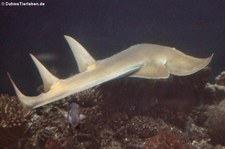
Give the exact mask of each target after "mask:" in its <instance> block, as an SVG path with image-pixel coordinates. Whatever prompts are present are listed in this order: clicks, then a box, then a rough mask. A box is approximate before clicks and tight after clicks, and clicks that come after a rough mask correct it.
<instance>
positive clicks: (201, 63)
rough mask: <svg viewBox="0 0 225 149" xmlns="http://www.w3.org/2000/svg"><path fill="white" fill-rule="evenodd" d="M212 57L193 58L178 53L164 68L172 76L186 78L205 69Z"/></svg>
mask: <svg viewBox="0 0 225 149" xmlns="http://www.w3.org/2000/svg"><path fill="white" fill-rule="evenodd" d="M212 57H213V54H212V55H211V56H210V57H208V58H195V57H192V56H188V55H185V54H183V53H181V52H180V53H179V54H177V56H176V57H175V58H173V59H171V60H169V61H168V62H167V64H166V67H167V68H168V70H169V72H170V73H171V74H173V75H176V76H186V75H190V74H193V73H195V72H197V71H199V70H201V69H203V68H204V67H206V66H207V65H208V64H209V62H210V61H211V59H212Z"/></svg>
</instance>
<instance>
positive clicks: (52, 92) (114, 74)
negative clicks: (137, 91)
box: [8, 36, 213, 108]
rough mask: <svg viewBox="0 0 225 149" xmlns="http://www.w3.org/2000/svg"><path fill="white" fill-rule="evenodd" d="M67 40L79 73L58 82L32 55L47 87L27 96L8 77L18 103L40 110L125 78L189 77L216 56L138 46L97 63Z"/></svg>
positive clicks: (74, 41) (67, 37)
mask: <svg viewBox="0 0 225 149" xmlns="http://www.w3.org/2000/svg"><path fill="white" fill-rule="evenodd" d="M65 39H66V40H67V42H68V43H69V46H70V48H71V49H72V52H73V55H74V57H75V59H76V61H77V64H78V68H79V71H80V73H79V74H76V75H74V76H72V77H69V78H67V79H59V78H57V77H55V76H53V75H52V74H51V73H50V72H49V71H48V70H47V69H46V68H45V67H44V66H43V65H42V64H41V63H40V62H39V61H38V60H37V59H36V58H35V57H34V56H33V55H31V54H30V56H31V58H32V59H33V61H34V63H35V65H36V66H37V68H38V70H39V73H40V75H41V78H42V81H43V84H44V90H45V92H44V93H41V94H40V95H38V96H25V95H24V94H23V93H21V91H20V90H19V89H18V88H17V86H16V85H15V83H14V82H13V80H12V78H11V77H10V75H9V74H8V76H9V78H10V80H11V83H12V85H13V87H14V90H15V92H16V94H17V96H18V98H19V100H20V101H21V103H22V104H24V105H25V106H27V107H29V108H38V107H40V106H43V105H46V104H49V103H52V102H54V101H57V100H60V99H62V98H64V97H67V96H69V95H72V94H75V93H78V92H81V91H84V90H86V89H89V88H91V87H94V86H97V85H99V84H102V83H104V82H106V81H109V80H112V79H115V78H119V77H123V76H129V77H138V78H145V79H165V78H168V77H169V76H170V74H172V75H176V76H186V75H190V74H193V73H195V72H197V71H199V70H201V69H203V68H204V67H205V66H207V65H208V64H209V62H210V61H211V59H212V56H213V55H211V56H210V57H208V58H195V57H192V56H188V55H186V54H184V53H182V52H180V51H178V50H176V49H175V48H171V47H166V46H161V45H155V44H137V45H134V46H131V47H129V48H128V49H125V50H124V51H121V52H119V53H117V54H115V55H113V56H111V57H109V58H106V59H103V60H98V61H96V60H95V59H94V58H93V57H92V56H91V55H90V54H89V53H88V52H87V51H86V50H85V48H84V47H83V46H82V45H80V44H79V43H78V42H77V41H76V40H75V39H73V38H72V37H69V36H65Z"/></svg>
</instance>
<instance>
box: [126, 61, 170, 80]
mask: <svg viewBox="0 0 225 149" xmlns="http://www.w3.org/2000/svg"><path fill="white" fill-rule="evenodd" d="M169 76H170V74H169V72H168V70H167V68H166V66H165V65H159V64H148V65H145V66H144V67H143V68H141V69H140V70H139V71H137V72H135V73H133V74H132V75H131V76H130V77H137V78H145V79H162V78H168V77H169Z"/></svg>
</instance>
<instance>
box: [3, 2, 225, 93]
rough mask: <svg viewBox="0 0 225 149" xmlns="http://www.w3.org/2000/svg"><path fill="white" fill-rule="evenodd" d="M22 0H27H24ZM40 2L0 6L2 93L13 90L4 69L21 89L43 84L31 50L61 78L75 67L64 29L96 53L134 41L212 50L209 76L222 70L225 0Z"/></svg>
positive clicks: (203, 53)
mask: <svg viewBox="0 0 225 149" xmlns="http://www.w3.org/2000/svg"><path fill="white" fill-rule="evenodd" d="M23 2H26V1H23ZM33 2H44V3H45V6H43V7H3V6H1V7H0V93H9V94H14V92H13V89H12V86H11V84H10V82H9V80H8V78H7V75H6V72H10V74H11V75H12V77H13V79H14V80H15V82H16V84H18V86H19V88H20V89H21V91H22V92H24V93H26V94H32V93H33V92H34V90H35V89H36V88H37V86H39V85H41V79H40V77H39V74H38V71H37V70H36V67H35V65H34V64H33V62H32V60H31V58H30V57H29V53H32V54H34V55H40V54H43V53H47V54H49V55H50V57H51V58H49V59H43V61H42V62H43V64H44V65H46V66H47V68H53V67H54V68H55V69H56V71H57V72H58V74H59V76H61V77H62V78H65V77H67V76H69V75H70V74H71V73H76V72H77V66H76V63H75V61H74V59H73V56H72V53H71V51H70V50H69V46H68V45H67V43H66V41H65V39H64V38H63V35H65V34H66V35H70V36H72V37H74V38H75V39H77V40H78V41H79V42H80V43H81V44H82V45H84V47H86V49H88V51H89V52H90V53H91V55H93V57H95V58H96V59H103V58H106V57H108V56H111V55H113V54H115V53H117V52H119V51H121V50H123V49H125V48H128V47H129V46H131V45H134V44H137V43H155V44H161V45H167V46H172V47H176V48H177V49H180V50H181V51H183V52H185V53H187V54H190V55H193V56H196V57H207V56H209V55H210V54H211V53H215V56H214V59H213V61H212V63H211V64H210V66H211V67H212V73H213V74H212V77H215V76H216V75H217V74H219V73H220V72H221V71H222V70H225V67H224V66H225V58H224V57H225V1H224V0H198V1H197V0H170V1H167V0H66V1H62V0H61V1H59V0H54V1H45V0H42V1H41V0H39V1H33Z"/></svg>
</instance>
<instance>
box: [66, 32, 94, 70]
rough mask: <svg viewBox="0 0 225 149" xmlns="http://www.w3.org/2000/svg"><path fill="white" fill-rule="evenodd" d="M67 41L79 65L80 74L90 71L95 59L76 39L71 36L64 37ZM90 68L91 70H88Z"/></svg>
mask: <svg viewBox="0 0 225 149" xmlns="http://www.w3.org/2000/svg"><path fill="white" fill-rule="evenodd" d="M64 37H65V39H66V41H67V42H68V44H69V46H70V48H71V50H72V52H73V55H74V57H75V59H76V61H77V65H78V68H79V71H80V72H84V71H87V70H89V68H90V67H89V66H91V65H94V64H95V62H96V61H95V59H94V58H93V57H92V56H91V55H90V54H89V53H88V52H87V50H86V49H85V48H84V47H83V46H82V45H81V44H80V43H79V42H77V41H76V40H75V39H73V38H72V37H70V36H67V35H64ZM88 67H89V68H88Z"/></svg>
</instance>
